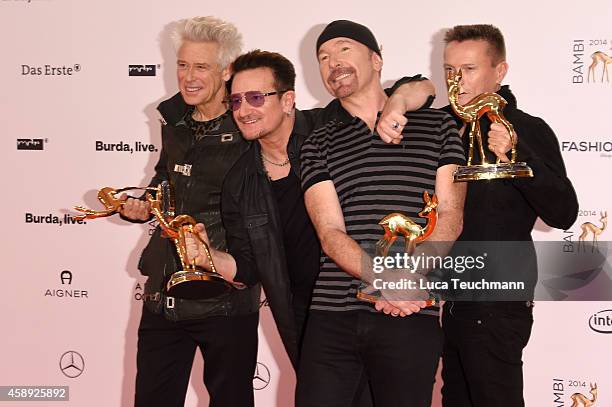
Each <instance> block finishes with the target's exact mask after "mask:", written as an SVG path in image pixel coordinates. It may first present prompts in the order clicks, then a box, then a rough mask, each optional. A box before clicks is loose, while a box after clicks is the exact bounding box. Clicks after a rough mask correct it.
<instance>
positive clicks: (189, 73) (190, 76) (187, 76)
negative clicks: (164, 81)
mask: <svg viewBox="0 0 612 407" xmlns="http://www.w3.org/2000/svg"><path fill="white" fill-rule="evenodd" d="M185 79H187V80H188V81H190V80H191V79H193V66H189V67H188V68H187V72H186V73H185Z"/></svg>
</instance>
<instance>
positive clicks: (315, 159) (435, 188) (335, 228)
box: [296, 20, 465, 407]
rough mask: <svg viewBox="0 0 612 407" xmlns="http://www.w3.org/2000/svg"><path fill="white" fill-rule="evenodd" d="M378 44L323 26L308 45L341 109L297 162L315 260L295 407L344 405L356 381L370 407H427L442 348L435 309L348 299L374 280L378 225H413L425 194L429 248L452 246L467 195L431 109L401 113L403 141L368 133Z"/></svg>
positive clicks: (390, 298) (377, 98) (378, 96)
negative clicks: (403, 219) (431, 206)
mask: <svg viewBox="0 0 612 407" xmlns="http://www.w3.org/2000/svg"><path fill="white" fill-rule="evenodd" d="M377 44H378V43H377V42H376V39H375V37H374V35H373V34H372V32H371V31H370V30H369V29H368V28H367V27H365V26H363V25H360V24H357V23H354V22H351V21H346V20H339V21H334V22H332V23H330V24H329V25H328V26H327V27H326V28H325V29H324V30H323V32H322V33H321V35H320V37H319V39H318V40H317V58H318V61H319V70H320V73H321V78H322V80H323V82H324V85H325V87H326V88H327V90H328V91H329V93H330V94H332V95H333V96H335V97H336V98H337V100H338V114H337V117H340V119H339V120H336V121H333V122H331V123H328V124H327V125H326V126H324V127H322V128H319V129H318V130H316V131H314V132H313V133H312V134H311V135H310V137H309V138H308V139H307V140H306V141H305V142H304V144H303V146H302V150H301V154H300V157H301V178H302V188H303V190H304V191H305V192H304V200H305V203H306V208H307V210H308V214H309V216H310V218H311V219H312V222H313V225H314V227H315V229H316V231H317V235H318V236H319V239H320V241H321V247H322V253H321V261H320V263H321V267H320V273H319V276H318V278H317V281H316V283H315V289H314V291H313V296H312V300H311V306H310V314H309V320H308V324H307V326H306V333H305V337H304V341H303V348H302V359H301V362H300V366H299V372H298V384H297V390H296V407H320V406H338V407H339V406H349V405H350V402H351V400H352V398H353V397H354V395H355V394H356V392H358V391H359V387H360V384H361V381H360V379H361V377H363V376H364V375H365V376H366V377H367V378H368V380H369V385H370V388H371V390H372V395H373V398H374V404H375V405H376V406H384V407H400V406H401V407H403V406H411V407H429V406H430V404H431V395H432V388H433V383H434V377H435V373H436V370H437V366H438V361H439V356H440V353H441V349H442V334H441V328H440V325H439V322H438V309H437V307H431V306H430V307H428V306H427V303H426V302H425V301H416V300H414V297H412V298H408V297H406V296H405V294H404V297H401V295H402V294H401V291H403V290H397V291H396V290H394V289H393V288H392V287H388V288H381V289H380V292H381V294H382V297H381V298H380V299H379V300H378V301H377V302H376V304H375V305H373V304H370V303H367V302H362V301H360V300H359V299H358V298H357V296H356V293H357V291H358V289H359V287H360V286H361V284H362V283H363V282H365V283H367V284H372V283H373V281H374V278H375V274H374V272H373V269H372V267H371V266H367V265H371V264H372V257H373V256H374V254H373V253H372V251H371V250H369V249H371V248H372V247H374V246H375V244H376V241H377V240H378V239H379V238H380V237H381V236H382V234H383V229H382V228H381V227H380V225H379V221H380V220H381V219H382V218H383V217H385V216H386V215H388V214H390V213H392V212H400V213H403V214H406V215H407V216H409V217H411V218H412V219H417V218H418V217H419V215H418V214H419V212H420V211H421V209H422V205H423V204H422V201H421V197H422V196H423V193H424V191H426V192H428V193H429V194H430V195H431V194H433V193H435V194H436V196H437V200H438V202H437V204H438V206H437V211H438V221H437V226H436V228H435V230H434V231H433V233H432V234H431V236H430V237H429V240H428V241H440V242H452V241H454V240H455V239H456V238H457V236H458V235H459V233H460V232H461V224H462V216H463V200H464V197H465V185H461V184H453V182H452V180H453V178H452V173H453V171H454V170H455V169H456V167H457V165H463V163H464V162H465V157H464V153H463V148H462V145H461V139H460V138H459V134H458V132H457V127H456V125H455V122H454V121H453V119H452V118H451V117H450V115H448V114H446V113H444V112H441V111H439V110H432V109H420V110H418V111H415V112H410V113H407V114H405V115H404V116H403V119H404V121H403V123H401V124H404V123H406V125H405V126H400V123H396V124H397V126H396V127H398V128H399V127H401V129H400V133H402V134H403V135H404V136H405V137H403V138H402V139H401V141H400V142H399V145H392V144H385V143H383V142H382V141H381V140H380V139H379V138H378V136H377V135H376V134H375V132H374V131H373V130H374V129H375V127H376V124H377V123H378V122H379V121H380V120H382V118H380V117H379V112H380V111H381V110H382V108H383V106H384V105H385V103H386V101H387V96H386V94H385V92H384V91H383V88H382V86H381V83H380V81H381V71H382V65H383V60H382V56H381V52H380V48H379V47H378V45H377ZM364 264H365V265H366V266H364ZM381 276H387V277H388V276H389V273H388V271H384V272H383V274H381ZM383 279H384V277H383ZM376 288H378V287H376ZM404 293H405V292H404ZM380 311H382V312H380Z"/></svg>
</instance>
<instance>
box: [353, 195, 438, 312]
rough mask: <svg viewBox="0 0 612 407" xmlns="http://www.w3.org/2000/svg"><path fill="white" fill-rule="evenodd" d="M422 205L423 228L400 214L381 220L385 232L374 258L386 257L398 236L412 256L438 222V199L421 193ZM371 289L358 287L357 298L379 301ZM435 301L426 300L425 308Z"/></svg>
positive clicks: (377, 245)
mask: <svg viewBox="0 0 612 407" xmlns="http://www.w3.org/2000/svg"><path fill="white" fill-rule="evenodd" d="M423 203H424V204H425V206H424V207H423V210H422V211H421V212H419V217H421V218H425V219H427V223H426V224H425V226H419V225H418V224H417V223H416V222H415V221H413V220H412V219H410V218H409V217H408V216H406V215H404V214H402V213H397V212H394V213H390V214H389V215H387V216H385V217H384V218H382V220H381V221H380V222H378V224H379V225H381V226H382V227H383V229H384V231H385V234H384V235H383V237H381V238H380V240H379V241H378V242H376V256H377V257H386V256H387V254H389V249H390V248H391V246H393V243H395V241H396V240H397V238H398V237H399V236H402V237H403V238H404V241H405V244H406V253H407V254H408V255H409V256H412V254H413V253H414V250H415V248H416V245H417V244H418V243H421V242H423V241H424V240H425V239H427V238H428V237H429V236H431V234H432V233H433V231H434V229H435V227H436V222H437V221H438V212H437V209H436V208H437V207H438V198H437V197H436V195H435V194H433V195H432V196H431V197H430V196H429V193H428V192H427V191H424V192H423ZM371 289H372V287H370V286H367V285H365V283H364V286H362V287H360V289H359V291H357V298H358V299H360V300H362V301H367V302H371V303H374V302H376V301H377V300H379V299H380V294H378V295H377V294H370V293H369V291H371ZM435 303H436V300H435V299H434V298H430V299H429V300H427V306H431V305H434V304H435Z"/></svg>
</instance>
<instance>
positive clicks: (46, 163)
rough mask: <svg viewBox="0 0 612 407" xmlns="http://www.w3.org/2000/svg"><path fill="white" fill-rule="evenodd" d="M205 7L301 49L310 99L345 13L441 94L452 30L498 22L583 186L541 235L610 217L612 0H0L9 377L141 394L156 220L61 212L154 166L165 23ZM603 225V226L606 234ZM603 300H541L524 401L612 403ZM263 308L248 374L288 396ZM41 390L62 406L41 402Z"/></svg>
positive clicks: (165, 90)
mask: <svg viewBox="0 0 612 407" xmlns="http://www.w3.org/2000/svg"><path fill="white" fill-rule="evenodd" d="M196 15H215V16H218V17H221V18H223V19H226V20H228V21H231V22H233V23H235V24H236V25H237V27H238V28H239V29H240V31H241V32H242V34H243V36H244V39H245V50H249V49H253V48H260V49H265V50H271V51H277V52H280V53H282V54H284V55H285V56H286V57H288V58H289V59H290V60H292V61H293V62H294V63H295V65H296V71H297V74H298V79H297V94H298V105H299V106H300V107H304V108H308V107H312V106H322V105H324V104H325V103H326V102H327V101H328V100H329V96H328V95H327V93H326V92H325V90H324V88H323V87H322V85H321V83H320V79H319V76H318V69H317V66H316V60H315V53H314V43H315V40H316V37H317V35H318V34H319V32H320V31H321V29H322V27H323V26H324V25H325V24H326V23H328V22H330V21H332V20H335V19H340V18H347V19H352V20H355V21H358V22H361V23H364V24H366V25H367V26H369V27H370V28H371V29H372V31H373V32H374V33H375V35H376V37H377V39H378V41H379V42H380V43H382V46H383V57H384V61H385V67H384V69H383V79H384V80H385V81H390V80H394V79H396V78H398V77H400V76H403V75H406V74H414V73H423V74H424V75H426V76H428V77H430V78H432V79H433V80H434V82H435V83H436V85H437V87H438V94H439V95H440V97H439V98H438V99H437V100H436V104H435V106H442V105H444V104H446V100H445V97H444V95H445V92H444V84H443V72H442V69H441V55H442V35H443V32H444V29H445V28H448V27H451V26H453V25H456V24H468V23H492V24H495V25H497V26H498V27H500V28H501V30H502V32H503V33H504V34H505V37H506V42H507V48H508V61H509V64H510V71H509V74H508V76H507V80H506V83H509V84H511V85H512V89H513V91H514V92H515V94H516V95H517V98H518V101H519V107H520V108H522V109H523V110H525V111H527V112H529V113H531V114H533V115H536V116H541V117H543V118H545V120H546V121H547V122H548V123H549V125H550V126H551V127H552V128H553V129H554V130H555V132H556V134H557V137H558V138H559V141H560V142H561V143H562V147H563V156H564V159H565V162H566V165H567V167H568V172H569V175H570V178H571V179H572V180H573V182H574V185H575V188H576V191H577V193H578V196H579V201H580V209H581V212H580V216H579V218H578V220H577V222H576V224H575V225H574V226H572V228H570V229H569V230H567V231H558V230H550V229H549V228H547V227H546V226H544V225H542V224H538V225H537V227H536V231H535V232H534V237H535V238H536V239H539V240H555V239H562V238H564V239H565V240H566V241H567V244H568V246H567V247H568V253H564V254H563V255H571V254H572V252H571V251H569V249H573V247H574V246H575V243H576V242H577V237H578V235H579V234H580V225H581V224H582V223H583V222H586V221H590V222H593V223H595V224H597V225H599V224H600V223H599V213H600V211H606V210H608V209H612V205H610V196H611V194H612V193H611V192H610V189H609V181H607V178H608V177H609V176H610V168H611V167H612V137H611V132H610V106H611V104H610V95H611V94H612V84H611V83H609V82H606V81H605V78H604V80H603V81H602V73H603V64H602V63H600V64H599V65H597V66H596V68H595V74H596V78H595V81H591V82H590V83H587V72H588V67H589V65H590V64H591V62H592V60H591V54H592V53H593V52H595V51H601V52H604V53H606V54H607V55H612V29H611V28H610V18H611V17H612V3H610V2H609V1H604V0H602V1H597V0H586V1H583V2H579V3H567V4H565V5H564V4H561V3H559V2H556V1H555V2H553V1H550V0H549V1H542V2H534V1H530V2H527V1H523V0H521V1H517V2H513V3H505V4H502V3H495V2H490V1H484V0H466V1H463V2H450V1H449V2H441V1H431V2H428V3H427V4H421V3H418V4H417V3H415V2H408V1H378V2H361V1H352V2H350V1H346V0H344V1H338V2H329V1H320V0H317V1H309V2H307V3H291V2H286V1H279V0H270V1H267V2H248V1H245V0H235V1H225V2H210V1H209V2H203V1H194V0H189V1H187V0H185V1H181V2H165V1H160V0H157V1H145V0H131V1H119V0H107V1H104V2H102V1H93V0H79V1H76V0H74V1H70V0H0V27H1V28H0V33H1V35H0V54H1V61H2V62H1V63H0V81H1V82H0V89H1V90H2V98H1V100H0V125H1V129H2V132H3V137H2V138H1V141H0V142H1V143H2V147H1V148H2V151H4V152H5V153H4V154H5V159H4V160H2V163H3V173H4V174H5V175H4V178H5V180H6V181H7V182H6V183H3V185H4V187H3V188H4V190H3V193H2V200H3V203H2V212H3V221H6V222H7V223H6V224H4V226H3V230H4V232H3V235H4V236H3V253H4V256H3V257H4V258H5V259H7V260H8V263H6V264H5V267H4V270H3V272H2V277H3V278H2V281H3V282H4V284H3V287H4V289H3V290H2V293H1V294H0V306H1V308H2V310H3V312H2V313H1V314H0V315H1V316H0V321H1V322H2V325H1V326H2V331H1V332H2V334H1V342H0V361H1V362H0V366H1V367H0V386H1V385H18V386H23V385H41V386H45V385H67V386H70V402H68V403H65V404H69V405H71V406H129V405H131V404H132V402H133V391H134V377H135V349H136V330H137V326H138V321H139V317H140V308H141V303H140V301H139V298H140V293H141V292H142V285H143V284H142V283H143V282H144V278H143V277H141V276H140V275H139V274H138V271H137V268H136V264H137V261H138V257H139V254H140V252H141V250H142V248H143V247H144V245H145V244H146V242H147V240H148V232H149V230H150V229H151V227H150V226H149V225H146V224H145V225H141V226H138V225H132V224H128V223H124V222H122V221H121V220H120V219H118V218H110V219H105V220H98V221H88V222H87V223H86V224H73V223H71V222H70V218H69V217H68V218H65V216H68V215H67V214H69V213H73V212H72V211H71V210H70V208H71V206H72V205H75V204H81V203H86V204H87V205H89V206H93V207H96V208H97V207H98V206H97V204H98V203H97V201H96V199H95V192H96V190H97V188H99V187H102V186H113V187H121V186H127V185H143V184H145V183H148V181H149V179H150V177H151V176H152V174H153V166H154V164H155V162H156V160H157V155H158V152H157V149H158V148H159V147H160V146H161V143H160V129H159V123H158V121H157V114H156V110H155V107H156V106H157V104H158V103H159V102H160V101H162V100H164V99H166V98H167V97H169V96H171V95H172V94H174V93H175V91H176V89H177V88H176V81H175V70H174V63H175V57H174V54H173V50H172V47H171V44H170V41H169V36H168V34H169V29H170V23H171V22H173V21H176V20H178V19H181V18H185V17H191V16H196ZM130 65H151V66H152V67H151V69H150V70H149V71H148V72H149V73H153V72H154V73H155V75H154V76H130V75H129V74H128V73H129V71H130V70H129V67H130ZM53 68H58V69H53ZM136 71H137V70H132V72H136ZM142 72H144V70H143V71H142ZM117 143H125V144H127V146H128V147H131V148H133V149H135V145H136V144H137V143H139V145H145V146H149V145H152V147H150V149H153V150H154V151H130V150H129V149H128V151H97V148H96V147H97V146H100V145H106V146H107V148H108V145H109V144H117ZM580 143H582V144H580ZM589 143H591V144H589ZM16 144H17V147H16ZM122 145H123V144H122ZM28 148H38V149H37V150H31V149H28ZM148 149H149V148H147V150H148ZM611 212H612V211H611ZM60 222H61V223H60ZM606 235H610V234H609V232H608V231H604V234H602V236H601V239H602V240H610V239H607V238H606ZM560 255H561V254H560ZM62 277H63V278H62ZM67 293H71V294H72V296H67ZM62 294H63V296H61V295H62ZM610 309H612V304H611V303H603V302H556V303H553V302H539V303H538V304H537V306H536V308H535V319H536V322H535V325H534V330H533V334H532V338H531V341H530V343H529V345H528V347H527V349H526V351H525V357H524V359H525V361H526V365H525V395H526V400H527V405H528V406H537V407H539V406H562V405H570V404H571V399H570V396H571V394H573V393H575V392H580V393H583V394H585V395H589V393H588V390H589V382H596V383H597V384H598V389H599V400H598V402H597V403H596V406H602V407H604V406H606V407H607V406H611V405H612V395H611V394H612V378H611V377H612V376H610V372H609V364H610V360H612V347H611V346H610V345H611V342H610V339H611V338H612V335H608V334H606V333H600V332H597V331H602V332H608V333H609V332H610V329H611V328H612V326H610V325H611V324H610V323H609V322H600V323H599V324H597V323H596V322H594V321H595V320H594V319H592V316H593V315H594V314H597V313H600V314H598V315H599V316H606V315H608V316H609V315H612V312H608V313H605V312H603V313H601V311H605V310H610ZM261 319H262V323H261V326H260V338H261V341H260V343H261V345H260V354H259V361H260V362H261V364H262V365H261V366H260V369H259V375H258V376H257V377H256V378H255V380H254V385H255V386H256V387H257V388H260V387H263V388H261V389H260V390H257V391H256V400H257V405H258V406H282V407H285V406H291V405H293V402H292V392H293V386H294V382H295V378H294V375H293V373H292V370H291V368H290V366H289V364H288V361H287V359H286V356H285V355H284V351H283V350H282V346H281V345H280V341H279V339H278V334H277V332H276V328H275V326H274V323H273V321H272V318H271V316H270V313H269V310H268V309H264V310H263V312H262V318H261ZM593 328H595V329H593ZM68 351H74V352H77V353H78V354H79V355H81V357H82V360H83V365H84V369H82V371H80V370H78V369H74V368H69V369H64V370H62V369H61V368H60V366H65V365H62V363H64V362H65V361H66V357H70V355H71V354H70V353H69V354H67V356H65V357H64V359H63V361H62V362H60V359H61V357H62V355H64V353H65V352H68ZM76 357H77V359H76V362H75V364H76V365H78V363H79V361H80V359H78V356H76ZM202 365H203V362H202V360H201V358H199V357H198V358H197V359H196V362H195V365H194V369H193V374H192V383H191V385H190V389H189V394H188V400H187V404H186V405H187V406H196V405H198V406H205V405H207V396H206V391H205V389H204V388H203V385H202V382H201V372H202ZM77 367H79V368H81V367H82V366H81V365H78V366H77ZM79 373H80V374H79ZM77 374H79V375H78V376H77V377H74V378H70V377H68V376H76V375H77ZM268 377H269V383H268ZM261 379H263V380H261ZM439 386H440V385H439V383H438V385H437V387H436V390H435V394H434V400H435V401H434V404H433V405H435V406H439V405H440V404H439V399H440V396H439ZM45 404H51V405H55V404H53V403H46V402H40V403H36V404H35V405H45ZM2 405H13V403H11V402H5V403H4V404H2ZM14 405H16V406H23V405H30V403H14Z"/></svg>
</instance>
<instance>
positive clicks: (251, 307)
mask: <svg viewBox="0 0 612 407" xmlns="http://www.w3.org/2000/svg"><path fill="white" fill-rule="evenodd" d="M173 38H174V40H175V47H176V50H177V77H178V83H179V89H180V93H178V94H176V95H175V96H174V97H173V98H171V99H169V100H167V101H164V102H162V103H161V104H160V106H159V108H158V110H159V111H160V113H161V114H162V116H163V123H164V126H163V127H162V140H163V148H162V152H161V155H160V159H159V162H158V163H157V165H156V167H155V171H156V172H155V176H154V177H153V180H152V181H151V185H155V186H156V185H157V184H159V183H160V182H161V181H164V180H169V181H170V182H171V183H172V184H173V185H174V189H175V195H176V212H177V213H180V214H188V215H191V216H193V217H194V218H195V219H196V220H197V221H198V222H202V223H203V224H205V225H206V227H207V232H208V238H209V241H210V243H211V247H213V248H214V249H216V250H218V253H224V250H225V249H226V243H225V230H224V229H223V225H222V223H221V216H220V201H221V185H222V182H223V180H224V178H225V175H226V173H227V171H228V170H229V169H230V168H231V167H232V165H233V164H234V163H235V162H236V160H237V159H238V157H239V156H240V155H241V154H242V153H243V152H245V151H246V150H247V149H248V146H249V143H248V142H247V141H245V140H244V139H243V138H242V137H241V136H240V133H239V131H238V129H237V128H236V125H235V123H234V121H233V118H232V115H231V112H230V111H228V110H227V105H226V103H225V102H226V101H227V100H228V97H227V93H226V81H227V80H228V79H229V77H230V71H229V64H230V63H231V62H232V60H233V59H234V58H235V57H236V56H237V55H238V54H239V53H240V48H241V42H242V41H241V36H240V34H239V33H238V32H237V30H236V28H235V27H234V26H233V25H232V24H229V23H227V22H225V21H222V20H219V19H217V18H214V17H196V18H192V19H188V20H184V21H181V22H180V23H179V24H178V27H177V29H176V30H175V32H174V35H173ZM407 81H408V80H406V81H405V82H407ZM432 89H433V88H432V87H431V85H430V84H428V83H425V82H422V83H406V85H405V86H401V87H400V88H399V89H398V92H396V96H395V97H394V98H391V99H390V103H389V109H388V111H389V113H388V116H387V118H386V120H385V122H384V123H381V126H382V127H384V129H383V130H381V133H382V134H386V136H385V137H386V138H387V141H391V140H392V138H393V137H397V136H398V131H397V127H399V125H400V121H401V118H398V119H397V120H398V122H397V124H396V123H395V122H394V121H393V120H395V119H394V117H396V116H397V115H400V116H401V113H395V112H396V111H398V110H401V109H405V108H406V107H410V106H411V105H412V104H414V105H417V107H418V106H420V105H422V104H423V103H424V102H425V100H426V99H427V96H428V95H430V94H431V93H432ZM282 90H285V89H279V91H282ZM265 91H266V92H263V93H268V91H270V92H272V91H273V90H268V89H265ZM280 96H282V95H280ZM278 97H279V95H274V94H268V95H263V94H257V93H249V94H248V95H241V97H240V98H239V99H236V98H235V97H234V98H232V99H230V100H229V102H230V105H231V106H232V107H234V108H236V107H237V106H238V105H239V104H240V103H242V104H243V106H244V105H245V104H246V105H249V104H253V105H257V104H260V103H262V101H264V102H265V101H267V100H270V99H271V98H278ZM244 99H246V102H244V101H243V100H244ZM238 100H240V101H238ZM391 100H393V101H391ZM401 111H403V110H401ZM401 124H403V123H401ZM394 125H396V128H393V126H394ZM122 214H123V216H124V217H126V218H128V219H132V220H134V221H141V222H144V221H147V220H148V219H149V218H150V215H149V208H148V204H147V203H145V202H144V201H142V200H137V199H131V198H130V199H127V201H126V203H125V205H124V207H123V210H122ZM176 257H177V256H176V253H175V250H174V247H173V245H172V243H171V242H170V240H169V239H165V238H163V237H162V236H161V230H160V229H159V228H158V229H157V230H156V231H155V233H154V235H153V236H152V238H151V240H150V242H149V244H148V245H147V247H146V248H145V250H144V251H143V254H142V256H141V260H140V263H139V268H140V270H141V271H142V273H143V274H145V275H147V276H148V279H147V282H146V285H145V296H144V298H145V301H144V307H143V314H142V319H141V322H140V327H139V331H138V354H137V369H138V371H137V378H136V405H137V406H156V405H163V406H182V405H183V404H184V400H185V394H186V390H187V386H188V383H189V376H190V371H191V366H192V364H193V357H194V354H195V351H196V348H200V351H201V352H202V354H203V356H204V360H205V375H204V383H205V385H206V387H207V389H208V392H209V395H210V405H211V406H252V405H253V402H254V401H253V388H252V374H253V372H254V370H255V364H256V355H257V324H258V306H259V296H260V289H259V285H257V284H255V285H251V286H249V287H247V288H245V289H241V290H237V289H236V290H231V291H230V292H229V293H228V294H227V295H223V296H220V297H216V298H213V299H203V300H187V299H179V298H171V297H168V296H167V295H166V293H165V291H164V289H163V287H164V286H165V283H166V282H167V279H168V277H169V276H170V275H171V274H172V273H174V272H175V271H177V268H178V264H179V262H178V261H177V258H176ZM215 257H216V258H215V261H216V262H220V266H221V267H220V269H221V270H222V269H223V265H222V262H223V261H222V258H219V259H218V258H217V257H220V256H215ZM228 279H230V278H228ZM230 280H231V279H230ZM293 353H294V354H295V352H293Z"/></svg>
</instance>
